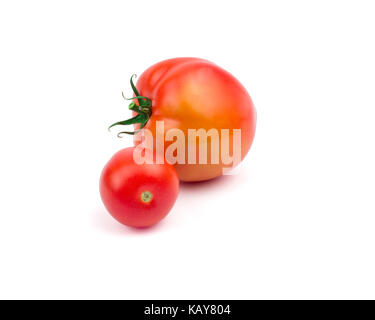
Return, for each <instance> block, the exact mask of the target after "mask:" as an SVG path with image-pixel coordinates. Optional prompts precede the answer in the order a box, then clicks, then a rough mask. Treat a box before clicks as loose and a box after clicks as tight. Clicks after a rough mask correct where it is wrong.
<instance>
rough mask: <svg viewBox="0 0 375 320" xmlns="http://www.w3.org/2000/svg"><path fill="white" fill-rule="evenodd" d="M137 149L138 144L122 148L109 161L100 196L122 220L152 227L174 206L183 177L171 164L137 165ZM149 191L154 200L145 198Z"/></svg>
mask: <svg viewBox="0 0 375 320" xmlns="http://www.w3.org/2000/svg"><path fill="white" fill-rule="evenodd" d="M133 151H134V147H131V148H126V149H123V150H120V151H118V152H117V153H116V154H115V155H114V156H113V157H112V158H111V159H110V160H109V162H108V163H107V164H106V166H105V167H104V169H103V172H102V174H101V177H100V195H101V198H102V200H103V203H104V205H105V207H106V209H107V210H108V212H109V213H110V214H111V215H112V216H113V217H114V218H115V219H116V220H117V221H119V222H120V223H122V224H125V225H127V226H130V227H149V226H151V225H154V224H155V223H157V222H159V221H160V220H161V219H163V218H164V217H165V216H166V215H167V214H168V212H169V211H170V210H171V208H172V207H173V205H174V203H175V201H176V199H177V195H178V191H179V180H178V176H177V173H176V171H175V169H174V168H173V167H172V166H171V165H170V164H168V163H164V164H156V163H155V161H154V163H152V164H146V163H145V164H142V165H138V164H136V163H135V162H134V160H133ZM155 156H156V155H155ZM149 194H151V195H152V198H151V199H150V197H148V198H147V197H145V195H146V196H149ZM142 197H143V201H142Z"/></svg>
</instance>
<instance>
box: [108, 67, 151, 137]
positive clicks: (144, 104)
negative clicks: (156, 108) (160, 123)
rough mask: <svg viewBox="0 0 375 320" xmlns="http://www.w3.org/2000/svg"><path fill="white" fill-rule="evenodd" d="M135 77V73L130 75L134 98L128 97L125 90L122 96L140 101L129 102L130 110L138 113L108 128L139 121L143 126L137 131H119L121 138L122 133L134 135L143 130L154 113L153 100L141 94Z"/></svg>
mask: <svg viewBox="0 0 375 320" xmlns="http://www.w3.org/2000/svg"><path fill="white" fill-rule="evenodd" d="M133 77H136V75H135V74H133V75H132V76H131V77H130V85H131V87H132V89H133V92H134V97H133V98H126V97H125V95H124V93H123V92H122V97H123V98H124V99H125V100H135V101H137V102H138V104H137V103H136V102H135V101H132V102H131V103H130V104H129V110H131V111H134V112H136V113H137V115H136V116H135V117H133V118H130V119H127V120H124V121H119V122H115V123H114V124H112V125H111V126H110V127H109V128H108V130H109V129H111V128H112V127H114V126H118V125H122V126H127V125H131V124H137V123H139V124H140V125H141V126H140V128H139V129H138V130H136V131H122V132H119V133H118V134H117V136H118V137H119V138H121V136H122V134H131V135H134V134H136V133H137V132H139V131H141V130H142V128H143V127H144V126H145V125H146V123H147V122H148V120H149V119H150V117H151V114H152V102H151V100H150V99H149V98H147V97H144V96H141V95H140V94H139V92H138V90H137V88H136V87H135V85H134V83H133Z"/></svg>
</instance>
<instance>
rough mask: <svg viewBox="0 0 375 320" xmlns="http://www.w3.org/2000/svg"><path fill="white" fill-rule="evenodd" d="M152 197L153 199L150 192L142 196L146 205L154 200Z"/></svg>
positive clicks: (143, 193) (145, 192)
mask: <svg viewBox="0 0 375 320" xmlns="http://www.w3.org/2000/svg"><path fill="white" fill-rule="evenodd" d="M152 197H153V195H152V193H151V192H150V191H144V192H142V194H141V200H142V202H144V203H148V202H150V201H151V200H152Z"/></svg>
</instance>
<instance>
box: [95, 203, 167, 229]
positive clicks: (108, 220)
mask: <svg viewBox="0 0 375 320" xmlns="http://www.w3.org/2000/svg"><path fill="white" fill-rule="evenodd" d="M90 218H91V223H92V225H93V226H94V227H95V228H96V229H99V230H101V231H103V232H105V233H109V234H112V235H122V236H123V235H126V234H128V235H130V234H141V233H149V232H154V231H156V230H158V229H160V228H161V226H162V225H163V223H164V220H162V221H160V222H159V223H157V224H155V225H153V226H151V227H144V228H132V227H128V226H125V225H123V224H121V223H120V222H117V221H116V220H115V219H114V218H112V216H111V215H110V214H109V213H108V212H107V211H106V210H105V209H104V208H102V209H99V208H98V209H96V210H94V211H93V212H92V214H91V215H90Z"/></svg>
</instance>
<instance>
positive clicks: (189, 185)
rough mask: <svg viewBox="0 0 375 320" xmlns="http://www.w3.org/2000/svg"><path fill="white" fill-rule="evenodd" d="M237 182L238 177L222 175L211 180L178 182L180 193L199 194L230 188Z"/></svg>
mask: <svg viewBox="0 0 375 320" xmlns="http://www.w3.org/2000/svg"><path fill="white" fill-rule="evenodd" d="M237 182H239V176H238V175H223V176H220V177H217V178H214V179H211V180H205V181H195V182H184V181H181V182H180V192H181V191H182V192H189V193H190V192H201V191H208V192H209V191H213V190H217V189H222V188H226V187H230V186H233V185H235V184H236V183H237Z"/></svg>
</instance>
